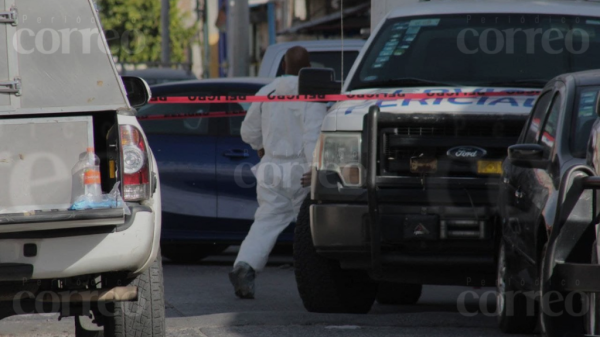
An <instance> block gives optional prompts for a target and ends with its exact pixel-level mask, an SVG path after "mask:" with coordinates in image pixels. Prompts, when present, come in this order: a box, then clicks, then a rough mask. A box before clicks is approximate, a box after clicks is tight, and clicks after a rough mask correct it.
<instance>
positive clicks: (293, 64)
mask: <svg viewBox="0 0 600 337" xmlns="http://www.w3.org/2000/svg"><path fill="white" fill-rule="evenodd" d="M283 67H284V69H285V74H286V75H284V76H282V77H279V78H277V79H275V80H274V81H273V82H272V83H270V84H268V85H266V86H265V87H263V88H262V89H261V90H260V91H259V92H258V93H257V94H256V95H257V96H267V95H271V96H272V95H277V96H278V95H297V94H298V73H299V72H300V69H302V68H305V67H310V60H309V56H308V52H307V51H306V49H304V48H302V47H293V48H291V49H289V50H288V51H287V53H286V55H285V58H284V63H283ZM326 113H327V110H326V106H325V104H323V103H314V102H272V103H271V102H269V103H254V104H252V106H250V108H249V109H248V113H247V114H246V117H245V118H244V121H243V123H242V130H241V135H242V139H243V140H244V142H246V143H248V144H250V145H251V146H252V148H253V149H255V150H257V151H259V156H260V155H263V154H264V156H262V158H261V161H260V163H259V164H258V165H257V166H255V167H254V168H253V172H254V173H255V175H256V180H257V187H256V194H257V199H258V209H257V210H256V213H255V215H254V223H253V224H252V227H251V228H250V232H249V233H248V235H247V236H246V238H245V239H244V242H243V243H242V246H241V248H240V251H239V253H238V256H237V259H236V260H235V263H234V268H233V271H231V272H230V273H229V279H230V281H231V283H232V284H233V286H234V289H235V294H236V295H237V296H238V297H240V298H254V278H255V276H256V272H260V271H262V270H263V269H264V267H265V265H266V264H267V259H268V257H269V254H270V253H271V250H272V249H273V246H274V245H275V243H276V241H277V237H278V236H279V234H281V232H282V231H283V230H284V229H285V228H286V227H287V226H288V225H289V224H290V223H292V222H293V221H294V220H295V218H296V216H297V214H298V212H299V210H300V205H301V204H302V202H303V200H304V198H305V197H306V195H307V194H308V188H306V187H303V186H302V183H301V179H302V176H303V174H304V173H306V172H308V171H309V170H310V166H311V164H312V156H313V152H314V150H315V146H316V143H317V140H318V138H319V134H320V132H321V124H322V123H323V119H324V118H325V115H326ZM263 151H264V152H263Z"/></svg>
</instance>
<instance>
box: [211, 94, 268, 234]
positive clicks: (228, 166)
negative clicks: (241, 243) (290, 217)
mask: <svg viewBox="0 0 600 337" xmlns="http://www.w3.org/2000/svg"><path fill="white" fill-rule="evenodd" d="M258 89H260V86H251V87H246V88H239V89H232V90H229V91H228V92H227V95H254V94H256V92H257V91H258ZM249 107H250V104H249V103H230V104H227V110H228V112H229V115H228V117H226V118H221V119H220V120H221V127H220V131H219V133H220V134H219V137H218V140H217V159H216V161H217V182H218V197H217V199H218V206H217V216H218V217H219V221H220V222H223V221H225V222H227V226H228V229H229V230H232V231H235V232H244V233H245V232H247V231H248V224H249V223H251V222H252V220H253V219H254V213H255V212H256V208H257V207H258V203H257V201H256V178H255V177H254V174H253V173H252V171H251V168H252V167H253V166H254V165H256V164H257V163H258V162H259V161H260V159H259V157H258V154H257V152H256V151H255V150H253V149H252V147H250V145H248V144H246V143H244V141H243V140H242V138H241V136H240V130H241V127H242V121H243V120H244V115H245V111H246V110H248V108H249ZM240 112H241V113H240Z"/></svg>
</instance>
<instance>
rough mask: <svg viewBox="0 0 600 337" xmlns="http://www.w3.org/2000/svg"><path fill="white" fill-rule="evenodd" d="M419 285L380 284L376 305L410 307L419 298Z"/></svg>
mask: <svg viewBox="0 0 600 337" xmlns="http://www.w3.org/2000/svg"><path fill="white" fill-rule="evenodd" d="M422 290H423V286H422V285H420V284H410V283H394V282H380V283H379V291H378V292H377V303H379V304H385V305H412V304H415V303H417V302H418V301H419V298H421V291H422Z"/></svg>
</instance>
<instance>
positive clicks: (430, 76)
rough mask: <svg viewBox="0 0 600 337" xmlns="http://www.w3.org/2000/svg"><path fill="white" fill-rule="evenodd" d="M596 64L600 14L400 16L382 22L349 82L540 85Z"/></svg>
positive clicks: (352, 85)
mask: <svg viewBox="0 0 600 337" xmlns="http://www.w3.org/2000/svg"><path fill="white" fill-rule="evenodd" d="M595 68H600V18H592V17H574V16H553V15H521V14H485V15H444V16H435V17H431V16H427V17H411V18H398V19H390V20H388V21H387V22H386V23H385V24H384V26H383V27H382V29H381V30H380V32H379V34H378V36H377V37H376V38H375V40H374V41H373V43H372V44H371V45H370V46H369V50H368V51H367V53H366V55H365V57H364V58H363V59H362V62H361V64H360V65H359V67H358V69H357V72H356V74H355V76H353V80H352V82H351V83H350V86H349V87H348V88H349V90H354V89H359V88H378V87H402V86H419V84H418V83H416V82H419V81H420V82H421V84H420V86H427V85H429V84H428V83H440V84H444V83H447V84H454V85H464V86H495V87H532V88H541V87H543V86H544V84H545V83H546V82H547V81H548V80H550V79H552V78H553V77H555V76H557V75H560V74H562V73H568V72H575V71H582V70H588V69H595ZM406 79H410V81H406ZM416 80H419V81H416Z"/></svg>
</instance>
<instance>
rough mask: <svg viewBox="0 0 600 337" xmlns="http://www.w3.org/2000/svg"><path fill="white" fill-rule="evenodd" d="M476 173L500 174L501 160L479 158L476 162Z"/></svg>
mask: <svg viewBox="0 0 600 337" xmlns="http://www.w3.org/2000/svg"><path fill="white" fill-rule="evenodd" d="M477 173H478V174H502V162H501V161H493V160H480V161H478V162H477Z"/></svg>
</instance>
